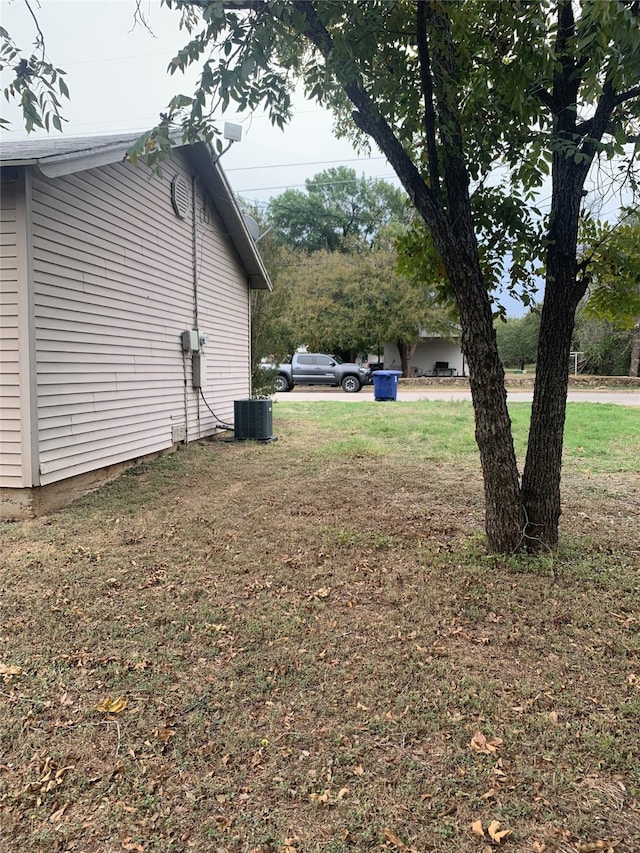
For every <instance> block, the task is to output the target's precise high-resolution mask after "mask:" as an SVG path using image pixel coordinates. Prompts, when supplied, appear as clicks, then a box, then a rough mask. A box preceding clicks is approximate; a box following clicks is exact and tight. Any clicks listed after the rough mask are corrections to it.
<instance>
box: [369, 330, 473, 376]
mask: <svg viewBox="0 0 640 853" xmlns="http://www.w3.org/2000/svg"><path fill="white" fill-rule="evenodd" d="M436 361H442V362H448V364H449V367H451V368H453V369H454V371H455V375H456V376H464V375H465V373H466V370H465V365H464V358H463V355H462V351H461V349H460V344H459V343H457V342H456V341H449V340H446V339H445V338H424V339H423V340H422V341H421V342H420V343H419V344H418V345H417V346H416V350H415V353H414V355H413V358H412V359H411V375H412V376H415V375H419V376H422V375H430V374H432V373H433V371H434V368H435V363H436ZM384 366H385V370H400V353H399V352H398V347H397V346H396V345H395V344H394V343H386V344H385V345H384Z"/></svg>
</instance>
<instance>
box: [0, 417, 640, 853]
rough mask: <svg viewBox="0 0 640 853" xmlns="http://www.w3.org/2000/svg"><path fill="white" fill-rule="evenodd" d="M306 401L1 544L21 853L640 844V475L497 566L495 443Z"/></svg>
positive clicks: (619, 851) (5, 747)
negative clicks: (421, 448) (312, 417)
mask: <svg viewBox="0 0 640 853" xmlns="http://www.w3.org/2000/svg"><path fill="white" fill-rule="evenodd" d="M327 405H329V404H327ZM335 405H336V406H341V405H343V404H335ZM344 405H346V406H347V409H348V412H349V415H348V416H347V417H350V418H351V417H353V416H354V415H353V414H352V413H353V412H354V409H353V408H349V406H348V405H347V404H344ZM352 405H353V404H351V406H352ZM362 405H367V404H362ZM371 405H375V404H371ZM283 411H284V414H278V416H277V419H276V427H277V428H276V432H277V434H278V435H279V441H277V442H273V443H269V444H264V445H260V444H254V443H229V442H224V441H216V442H202V443H197V444H194V445H192V446H190V447H189V448H188V449H184V450H181V451H180V452H178V453H176V454H175V455H173V456H170V457H165V458H163V459H161V460H158V461H157V462H155V463H152V464H149V465H148V466H144V467H142V468H140V469H137V470H133V471H131V472H130V473H128V474H127V475H125V476H124V477H122V478H121V479H120V480H119V481H117V482H115V483H113V484H111V485H109V486H107V487H105V488H103V489H102V490H101V491H100V492H98V493H96V494H94V495H92V496H89V497H87V498H85V499H83V500H82V501H80V502H79V503H76V504H75V505H74V506H72V507H70V508H68V509H67V510H64V511H62V512H59V513H56V514H54V515H51V516H49V517H47V518H43V519H39V520H36V521H33V522H28V523H19V524H12V525H8V524H5V525H2V526H1V528H0V549H1V550H0V559H1V562H2V574H1V576H0V613H1V618H0V661H1V663H0V691H1V693H0V850H2V853H14V851H20V853H31V851H34V853H35V851H78V852H79V851H84V853H121V851H163V853H166V851H204V853H207V852H208V851H214V853H215V851H220V853H223V852H224V853H249V851H252V853H306V851H309V853H312V851H325V853H339V851H344V853H346V851H383V850H387V851H413V853H424V851H432V850H433V851H461V853H484V851H489V850H497V849H500V848H502V849H505V850H510V851H535V853H542V851H565V853H589V851H596V850H605V851H606V850H613V851H615V853H631V851H640V613H639V606H638V605H639V601H640V593H639V582H640V580H639V579H640V573H639V569H638V567H639V565H640V525H639V524H638V508H639V507H640V483H639V477H638V473H637V471H636V472H635V473H634V472H633V471H631V472H629V471H626V472H625V471H622V472H615V471H613V472H611V471H609V472H606V473H593V472H589V471H586V470H585V468H584V466H583V465H580V464H577V463H575V464H573V463H572V464H568V465H567V470H566V472H565V481H564V494H565V510H564V515H563V527H562V547H561V549H560V550H559V552H558V553H557V554H556V555H554V557H553V559H552V558H551V557H550V556H543V557H541V558H538V559H531V558H529V559H526V558H515V557H512V558H500V559H498V558H489V557H487V556H485V555H484V553H483V550H482V538H481V536H480V535H479V531H480V530H481V528H482V517H483V507H482V483H481V479H480V474H479V468H478V461H477V457H476V455H475V453H473V452H465V453H460V454H458V455H456V454H453V455H449V456H447V455H446V454H444V455H443V454H437V455H434V456H429V454H428V453H423V454H411V453H403V452H402V450H401V448H400V449H398V448H396V449H395V450H394V452H390V453H389V455H382V456H381V455H380V453H379V452H375V453H373V452H372V453H368V452H367V450H366V448H363V446H362V444H360V443H358V441H357V437H355V436H352V438H353V442H354V443H352V445H351V446H349V440H348V437H346V438H345V437H344V436H343V437H342V438H341V440H340V441H337V440H336V437H335V435H334V434H333V431H332V429H330V428H329V427H328V426H326V425H325V427H322V425H321V424H318V423H316V424H315V425H314V424H313V423H312V422H310V421H309V420H308V419H306V418H303V417H298V416H296V415H295V412H296V409H295V406H294V405H293V404H286V405H285V406H283ZM456 411H460V410H459V409H457V410H456ZM464 417H465V418H466V419H467V420H470V415H469V413H468V412H466V413H465V414H464ZM394 448H395V445H394Z"/></svg>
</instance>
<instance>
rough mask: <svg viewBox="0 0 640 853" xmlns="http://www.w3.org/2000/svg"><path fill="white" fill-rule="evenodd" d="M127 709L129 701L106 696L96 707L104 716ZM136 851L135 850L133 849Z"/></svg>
mask: <svg viewBox="0 0 640 853" xmlns="http://www.w3.org/2000/svg"><path fill="white" fill-rule="evenodd" d="M126 707H127V700H126V699H123V698H122V697H121V696H119V697H118V698H117V699H112V698H111V696H106V697H105V698H104V699H102V700H101V701H100V702H98V704H97V705H96V711H100V712H101V713H102V714H120V713H122V711H124V710H125V708H126ZM132 849H135V848H132Z"/></svg>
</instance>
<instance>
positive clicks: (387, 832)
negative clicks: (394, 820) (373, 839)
mask: <svg viewBox="0 0 640 853" xmlns="http://www.w3.org/2000/svg"><path fill="white" fill-rule="evenodd" d="M382 834H383V835H384V837H385V838H386V839H387V841H388V842H389V843H390V844H393V846H394V847H396V848H397V849H398V850H408V849H409V848H408V847H407V845H406V844H405V843H404V841H403V840H402V839H401V838H398V836H397V835H396V834H395V832H393V831H392V830H391V829H389V828H388V827H386V826H385V827H384V829H383V830H382Z"/></svg>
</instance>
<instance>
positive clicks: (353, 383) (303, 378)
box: [274, 352, 371, 393]
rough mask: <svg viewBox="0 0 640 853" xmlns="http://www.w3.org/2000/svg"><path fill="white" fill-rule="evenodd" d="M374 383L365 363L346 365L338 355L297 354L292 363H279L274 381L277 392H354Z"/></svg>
mask: <svg viewBox="0 0 640 853" xmlns="http://www.w3.org/2000/svg"><path fill="white" fill-rule="evenodd" d="M369 382H371V371H370V370H369V368H368V367H367V366H366V365H365V364H346V363H345V362H343V361H342V360H341V359H339V358H338V356H336V355H325V354H324V353H308V352H305V353H302V352H300V353H296V354H295V355H294V356H293V358H292V359H291V364H279V365H278V372H277V374H276V377H275V379H274V387H275V389H276V391H291V389H292V388H293V386H294V385H332V386H333V387H334V388H337V387H338V386H340V387H341V388H342V390H343V391H347V392H349V393H353V392H355V391H359V390H360V389H361V388H362V386H363V385H367V384H368V383H369Z"/></svg>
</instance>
